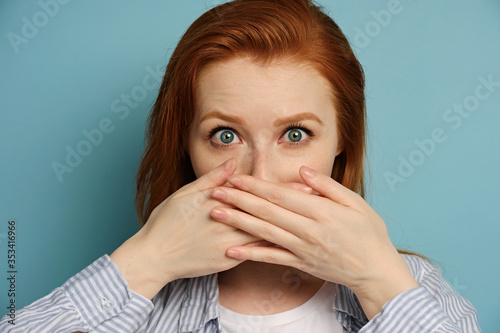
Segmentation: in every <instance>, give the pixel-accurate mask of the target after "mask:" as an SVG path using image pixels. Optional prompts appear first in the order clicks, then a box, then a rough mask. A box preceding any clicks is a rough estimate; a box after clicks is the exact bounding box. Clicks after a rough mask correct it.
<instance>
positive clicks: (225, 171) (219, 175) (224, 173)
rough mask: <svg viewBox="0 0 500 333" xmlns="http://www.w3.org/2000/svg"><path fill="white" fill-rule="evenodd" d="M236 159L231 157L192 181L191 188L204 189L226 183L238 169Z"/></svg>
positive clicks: (195, 189)
mask: <svg viewBox="0 0 500 333" xmlns="http://www.w3.org/2000/svg"><path fill="white" fill-rule="evenodd" d="M236 164H237V162H236V159H234V158H230V159H229V160H227V161H225V162H224V163H222V164H221V165H219V166H218V167H215V168H214V169H212V170H210V171H209V172H208V173H206V174H204V175H203V176H201V177H200V178H198V179H197V180H195V181H194V182H193V183H192V186H193V187H192V188H191V190H194V191H204V190H207V189H210V188H214V187H217V186H222V185H224V183H226V181H227V179H228V177H229V176H231V175H232V174H233V173H234V171H235V170H236Z"/></svg>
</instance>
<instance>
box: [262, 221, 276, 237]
mask: <svg viewBox="0 0 500 333" xmlns="http://www.w3.org/2000/svg"><path fill="white" fill-rule="evenodd" d="M273 235H274V233H273V229H272V227H271V226H270V225H269V224H267V223H266V224H264V225H263V226H261V227H260V230H259V236H260V237H261V238H263V239H266V240H269V241H270V240H271V239H272V238H273Z"/></svg>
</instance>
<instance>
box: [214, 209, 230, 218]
mask: <svg viewBox="0 0 500 333" xmlns="http://www.w3.org/2000/svg"><path fill="white" fill-rule="evenodd" d="M212 216H213V217H214V218H216V219H218V220H225V219H226V217H227V212H226V211H225V210H223V209H220V208H214V209H212Z"/></svg>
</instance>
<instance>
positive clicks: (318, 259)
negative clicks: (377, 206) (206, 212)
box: [211, 167, 418, 319]
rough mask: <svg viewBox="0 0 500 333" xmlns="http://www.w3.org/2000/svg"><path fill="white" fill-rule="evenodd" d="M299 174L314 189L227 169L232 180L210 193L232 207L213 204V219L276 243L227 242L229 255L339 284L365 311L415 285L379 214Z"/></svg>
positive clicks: (322, 179)
mask: <svg viewBox="0 0 500 333" xmlns="http://www.w3.org/2000/svg"><path fill="white" fill-rule="evenodd" d="M300 176H301V178H302V179H303V181H304V183H305V184H306V185H308V186H310V187H311V188H312V189H313V190H314V191H316V192H317V193H318V195H313V194H308V193H304V192H302V191H300V190H296V189H293V188H290V187H286V186H283V185H280V184H276V183H272V182H269V181H264V180H261V179H258V178H255V177H252V176H248V175H236V176H231V177H230V178H229V183H231V184H232V185H233V186H234V187H235V188H230V187H218V188H215V189H214V190H213V191H212V197H213V198H215V199H218V200H220V201H221V202H224V203H227V204H230V205H232V206H234V207H237V208H238V209H231V208H224V207H216V208H214V209H213V210H212V213H211V215H212V217H213V218H214V219H216V220H217V221H220V222H223V223H226V224H228V225H231V226H234V227H236V228H238V229H241V230H244V231H246V232H248V233H250V234H253V235H255V236H257V237H259V238H261V239H263V240H266V241H268V242H271V243H274V244H276V245H278V246H277V247H274V246H237V247H231V248H229V249H228V250H227V253H226V254H227V255H228V256H230V257H232V258H237V259H240V260H253V261H260V262H267V263H273V264H279V265H285V266H290V267H294V268H297V269H299V270H301V271H304V272H306V273H309V274H311V275H314V276H317V277H319V278H321V279H323V280H326V281H331V282H334V283H339V284H343V285H345V286H347V287H349V288H350V289H351V290H353V292H354V293H355V294H356V296H357V297H358V299H359V301H360V303H361V306H362V307H363V310H364V311H365V313H366V315H367V316H368V318H369V319H371V318H372V317H373V316H374V315H376V314H377V313H379V312H380V311H381V309H382V306H383V305H384V304H385V302H387V301H388V300H390V299H392V298H394V297H395V296H397V295H398V294H400V293H401V292H403V291H406V290H410V289H413V288H416V287H418V284H417V282H416V281H415V279H414V278H413V276H412V274H411V272H410V270H409V268H408V266H407V265H406V263H405V262H404V260H403V258H402V257H401V256H400V255H399V253H398V252H397V250H396V248H395V247H394V246H393V244H392V243H391V241H390V239H389V235H388V233H387V228H386V226H385V223H384V221H383V220H382V218H381V217H380V216H379V215H378V214H377V213H376V212H375V211H374V210H373V209H372V208H371V207H370V206H369V205H368V204H367V203H366V201H365V200H364V199H363V198H362V197H361V196H360V195H358V194H357V193H355V192H353V191H351V190H349V189H347V188H346V187H344V186H342V185H341V184H339V183H338V182H336V181H335V180H333V179H332V178H331V177H329V176H326V175H322V174H319V173H317V172H315V171H314V170H312V169H309V168H307V167H302V168H301V169H300Z"/></svg>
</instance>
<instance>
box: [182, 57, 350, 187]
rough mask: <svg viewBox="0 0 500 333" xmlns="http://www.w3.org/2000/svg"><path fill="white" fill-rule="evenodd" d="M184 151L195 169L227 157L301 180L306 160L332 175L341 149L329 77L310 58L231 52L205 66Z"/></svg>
mask: <svg viewBox="0 0 500 333" xmlns="http://www.w3.org/2000/svg"><path fill="white" fill-rule="evenodd" d="M195 103H196V105H195V108H196V109H195V110H196V114H195V117H194V121H193V123H192V127H191V130H190V137H189V154H190V157H191V163H192V166H193V169H194V172H195V174H196V177H200V176H202V175H203V174H205V173H207V172H208V171H210V170H211V169H213V168H215V167H216V166H218V165H220V164H222V163H223V162H224V161H226V160H228V159H229V158H231V157H234V158H236V160H237V161H238V167H237V169H236V172H235V174H248V175H252V176H254V177H257V178H261V179H264V180H268V181H272V182H280V183H284V182H302V181H301V178H300V176H299V168H300V167H301V166H303V165H306V166H308V167H310V168H313V169H315V170H317V171H318V172H320V173H323V174H326V175H331V172H332V168H333V162H334V160H335V156H337V155H338V154H339V153H340V152H341V151H342V147H340V146H339V144H338V140H337V131H336V112H335V109H334V106H333V98H332V93H331V86H330V83H329V82H328V81H327V80H326V79H324V78H323V77H322V76H321V75H320V74H319V72H317V71H316V70H315V69H313V68H312V67H310V66H306V65H298V64H296V63H279V64H278V63H275V64H272V65H270V66H268V67H263V66H260V65H257V64H256V63H254V62H251V61H250V60H246V59H241V58H236V59H232V60H229V61H224V62H217V63H214V64H211V65H209V66H207V67H206V68H204V70H203V71H202V72H201V73H200V76H199V78H198V81H197V86H196V101H195Z"/></svg>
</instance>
